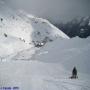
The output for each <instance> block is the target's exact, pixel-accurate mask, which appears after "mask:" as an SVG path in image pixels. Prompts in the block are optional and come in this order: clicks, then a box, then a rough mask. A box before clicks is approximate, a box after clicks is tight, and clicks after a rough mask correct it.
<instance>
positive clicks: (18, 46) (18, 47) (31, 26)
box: [0, 2, 69, 57]
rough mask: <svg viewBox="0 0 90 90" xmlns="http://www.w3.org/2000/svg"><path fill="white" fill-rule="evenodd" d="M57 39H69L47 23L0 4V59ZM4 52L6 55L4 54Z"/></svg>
mask: <svg viewBox="0 0 90 90" xmlns="http://www.w3.org/2000/svg"><path fill="white" fill-rule="evenodd" d="M57 38H62V39H63V38H69V37H68V36H67V35H65V34H64V33H63V32H62V31H61V30H59V29H58V28H56V27H55V26H54V25H52V24H51V23H50V22H49V21H47V20H45V19H41V18H37V17H35V16H32V15H29V14H27V13H25V12H24V11H21V10H20V11H14V10H12V9H11V8H9V7H7V5H6V4H5V3H1V2H0V52H2V54H1V55H0V56H1V57H4V56H6V55H10V54H11V53H16V52H19V51H22V50H25V49H28V48H31V47H34V46H40V45H41V46H42V45H44V44H46V43H47V42H51V41H53V40H55V39H57ZM38 44H39V45H38ZM6 51H7V52H6ZM4 52H6V53H5V54H4Z"/></svg>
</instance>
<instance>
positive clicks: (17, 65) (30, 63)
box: [0, 37, 90, 90]
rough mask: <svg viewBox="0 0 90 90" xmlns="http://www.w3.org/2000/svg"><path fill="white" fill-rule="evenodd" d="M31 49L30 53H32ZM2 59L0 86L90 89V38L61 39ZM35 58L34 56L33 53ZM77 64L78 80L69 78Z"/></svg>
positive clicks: (22, 89)
mask: <svg viewBox="0 0 90 90" xmlns="http://www.w3.org/2000/svg"><path fill="white" fill-rule="evenodd" d="M29 52H30V53H29ZM31 52H33V48H32V50H31V49H27V50H23V51H21V52H19V53H18V54H15V55H11V57H10V56H9V57H7V58H6V61H2V62H0V86H7V87H8V86H11V87H14V86H17V87H19V89H20V90H90V70H89V69H90V37H89V38H87V39H80V38H78V37H75V38H73V39H66V40H62V39H58V40H55V41H54V42H50V43H48V44H46V45H45V46H44V47H42V48H40V49H37V48H36V51H35V53H33V55H31ZM30 55H31V56H32V57H31V56H30ZM74 66H76V67H77V70H78V79H76V80H75V79H70V78H69V77H70V76H71V71H72V69H73V67H74Z"/></svg>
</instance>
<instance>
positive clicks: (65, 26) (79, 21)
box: [56, 16, 90, 38]
mask: <svg viewBox="0 0 90 90" xmlns="http://www.w3.org/2000/svg"><path fill="white" fill-rule="evenodd" d="M56 26H57V27H58V28H59V29H61V30H62V31H63V32H64V33H66V34H67V35H68V36H69V37H71V38H72V37H75V36H79V37H81V38H87V37H88V36H90V16H87V17H81V18H74V19H73V20H71V21H69V22H67V23H62V22H61V23H60V24H56Z"/></svg>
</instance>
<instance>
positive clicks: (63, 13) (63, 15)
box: [5, 0, 90, 23]
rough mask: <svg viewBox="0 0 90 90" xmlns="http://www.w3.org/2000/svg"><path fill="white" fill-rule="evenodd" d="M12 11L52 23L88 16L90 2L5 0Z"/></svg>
mask: <svg viewBox="0 0 90 90" xmlns="http://www.w3.org/2000/svg"><path fill="white" fill-rule="evenodd" d="M5 1H6V3H7V4H8V5H9V6H11V7H13V8H14V9H23V10H25V11H26V12H28V13H30V14H34V15H36V16H39V17H43V18H46V19H47V18H48V19H50V20H51V21H53V22H56V23H58V22H60V21H67V20H70V19H71V18H73V17H77V16H88V15H90V0H5Z"/></svg>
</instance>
